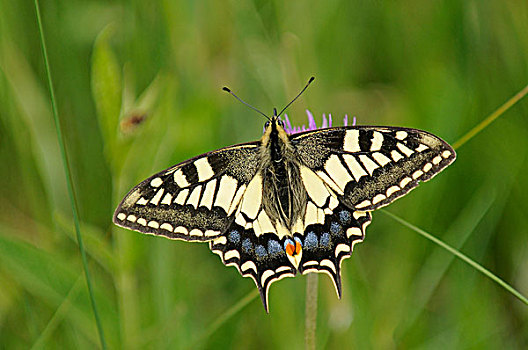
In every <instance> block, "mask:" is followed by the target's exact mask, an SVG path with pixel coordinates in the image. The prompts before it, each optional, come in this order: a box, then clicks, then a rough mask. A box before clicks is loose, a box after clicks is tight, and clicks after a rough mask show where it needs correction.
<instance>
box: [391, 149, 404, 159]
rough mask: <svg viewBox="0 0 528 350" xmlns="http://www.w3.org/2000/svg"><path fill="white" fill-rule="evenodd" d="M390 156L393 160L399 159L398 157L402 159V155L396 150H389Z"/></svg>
mask: <svg viewBox="0 0 528 350" xmlns="http://www.w3.org/2000/svg"><path fill="white" fill-rule="evenodd" d="M391 157H392V160H393V161H395V162H397V161H399V160H400V159H403V156H402V155H401V153H400V152H398V151H396V150H392V151H391Z"/></svg>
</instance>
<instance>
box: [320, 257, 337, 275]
mask: <svg viewBox="0 0 528 350" xmlns="http://www.w3.org/2000/svg"><path fill="white" fill-rule="evenodd" d="M319 265H321V266H326V267H329V268H330V269H331V270H332V271H333V272H334V273H337V271H336V267H335V265H334V263H333V262H332V261H330V260H328V259H324V260H323V261H321V263H320V264H319Z"/></svg>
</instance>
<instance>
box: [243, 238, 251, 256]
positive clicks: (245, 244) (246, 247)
mask: <svg viewBox="0 0 528 350" xmlns="http://www.w3.org/2000/svg"><path fill="white" fill-rule="evenodd" d="M242 249H243V250H244V253H246V254H249V253H250V252H251V250H252V249H253V244H252V243H251V241H250V240H249V238H246V239H245V240H244V241H242Z"/></svg>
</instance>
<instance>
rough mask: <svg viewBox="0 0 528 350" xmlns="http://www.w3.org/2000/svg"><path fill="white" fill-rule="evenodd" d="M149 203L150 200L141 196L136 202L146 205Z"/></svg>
mask: <svg viewBox="0 0 528 350" xmlns="http://www.w3.org/2000/svg"><path fill="white" fill-rule="evenodd" d="M147 203H148V200H146V199H145V198H143V197H141V198H140V199H138V201H137V202H136V204H137V205H146V204H147Z"/></svg>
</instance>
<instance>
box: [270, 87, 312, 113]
mask: <svg viewBox="0 0 528 350" xmlns="http://www.w3.org/2000/svg"><path fill="white" fill-rule="evenodd" d="M314 80H315V77H311V78H310V80H308V83H306V85H305V87H304V88H303V89H302V90H301V92H299V94H298V95H297V96H295V98H294V99H293V100H291V102H290V103H288V104H287V105H286V107H284V108H283V109H282V111H280V113H279V114H278V116H280V115H281V114H282V112H284V111H285V110H286V108H288V107H290V105H291V104H292V103H294V102H295V100H296V99H298V98H299V96H301V95H302V93H303V92H304V90H306V89H307V88H308V86H309V85H310V84H311V83H312V81H314Z"/></svg>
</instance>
